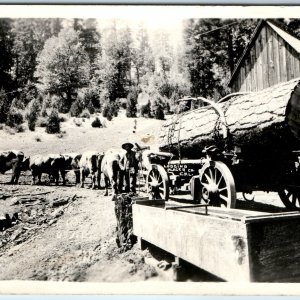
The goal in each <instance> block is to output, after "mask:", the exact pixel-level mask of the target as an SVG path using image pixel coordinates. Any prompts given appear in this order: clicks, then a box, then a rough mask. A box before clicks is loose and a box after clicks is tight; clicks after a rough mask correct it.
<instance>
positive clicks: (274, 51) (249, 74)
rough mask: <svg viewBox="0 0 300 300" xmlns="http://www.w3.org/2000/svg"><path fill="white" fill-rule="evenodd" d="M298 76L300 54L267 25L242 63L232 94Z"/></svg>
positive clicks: (299, 73) (257, 88)
mask: <svg viewBox="0 0 300 300" xmlns="http://www.w3.org/2000/svg"><path fill="white" fill-rule="evenodd" d="M296 77H300V55H299V53H297V52H296V51H295V49H293V48H292V47H291V46H290V45H289V44H288V43H287V42H286V41H285V40H283V39H282V38H281V37H280V36H279V35H278V34H277V33H276V32H275V31H274V30H273V29H272V28H271V27H269V26H268V25H267V24H266V25H265V26H264V27H262V28H261V31H260V32H259V33H258V35H257V38H256V40H255V41H254V43H253V45H252V46H251V48H250V49H249V51H248V54H247V57H245V59H244V61H243V62H242V63H241V65H240V68H239V70H238V71H237V73H236V75H235V79H234V81H233V82H232V90H233V92H239V91H241V92H242V91H259V90H262V89H264V88H267V87H269V86H272V85H275V84H278V83H280V82H285V81H288V80H291V79H293V78H296Z"/></svg>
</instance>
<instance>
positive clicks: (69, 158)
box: [62, 153, 82, 184]
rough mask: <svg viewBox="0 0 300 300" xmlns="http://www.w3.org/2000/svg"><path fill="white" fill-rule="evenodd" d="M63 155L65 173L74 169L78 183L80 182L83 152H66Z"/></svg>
mask: <svg viewBox="0 0 300 300" xmlns="http://www.w3.org/2000/svg"><path fill="white" fill-rule="evenodd" d="M62 156H63V157H64V159H65V173H67V172H68V171H71V170H73V171H74V173H75V176H76V184H79V183H80V165H79V164H80V159H81V157H82V154H79V153H64V154H62Z"/></svg>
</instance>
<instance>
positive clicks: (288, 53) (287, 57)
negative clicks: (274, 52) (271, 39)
mask: <svg viewBox="0 0 300 300" xmlns="http://www.w3.org/2000/svg"><path fill="white" fill-rule="evenodd" d="M284 46H285V49H286V50H285V59H286V78H287V80H291V79H292V78H291V64H290V46H289V45H288V44H287V43H286V42H285V43H284Z"/></svg>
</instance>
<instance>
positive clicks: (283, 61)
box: [279, 37, 287, 82]
mask: <svg viewBox="0 0 300 300" xmlns="http://www.w3.org/2000/svg"><path fill="white" fill-rule="evenodd" d="M279 57H280V82H285V81H287V69H286V48H285V42H284V40H283V39H282V38H281V37H279Z"/></svg>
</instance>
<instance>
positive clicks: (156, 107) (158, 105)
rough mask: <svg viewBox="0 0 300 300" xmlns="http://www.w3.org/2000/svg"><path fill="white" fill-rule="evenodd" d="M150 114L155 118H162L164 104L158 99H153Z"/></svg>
mask: <svg viewBox="0 0 300 300" xmlns="http://www.w3.org/2000/svg"><path fill="white" fill-rule="evenodd" d="M152 115H153V117H154V118H155V119H157V120H164V119H165V114H164V104H163V103H162V102H161V101H160V100H155V101H154V103H153V105H152Z"/></svg>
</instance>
